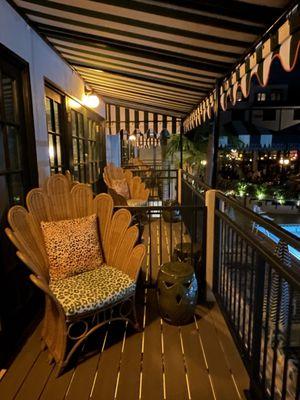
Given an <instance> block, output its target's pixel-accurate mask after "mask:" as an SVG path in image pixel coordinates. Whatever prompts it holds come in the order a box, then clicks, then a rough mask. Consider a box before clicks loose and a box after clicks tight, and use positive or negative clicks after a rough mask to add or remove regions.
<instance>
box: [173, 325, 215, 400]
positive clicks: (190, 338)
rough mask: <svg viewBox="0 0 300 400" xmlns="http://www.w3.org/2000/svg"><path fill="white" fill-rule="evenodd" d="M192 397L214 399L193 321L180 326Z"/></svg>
mask: <svg viewBox="0 0 300 400" xmlns="http://www.w3.org/2000/svg"><path fill="white" fill-rule="evenodd" d="M180 330H181V335H182V342H183V348H184V356H185V362H186V368H187V373H188V379H189V387H190V393H191V398H192V399H195V400H197V399H206V400H214V396H213V392H212V387H211V384H210V380H209V375H208V369H207V367H206V364H205V360H204V356H203V352H202V349H201V345H200V341H199V336H198V332H197V329H196V326H195V323H194V322H193V323H190V324H188V325H184V326H182V327H181V328H180Z"/></svg>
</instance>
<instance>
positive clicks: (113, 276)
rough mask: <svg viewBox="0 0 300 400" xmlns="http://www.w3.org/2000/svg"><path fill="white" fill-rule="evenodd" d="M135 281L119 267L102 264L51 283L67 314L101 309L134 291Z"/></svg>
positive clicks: (78, 313) (72, 314)
mask: <svg viewBox="0 0 300 400" xmlns="http://www.w3.org/2000/svg"><path fill="white" fill-rule="evenodd" d="M135 286H136V284H135V282H134V281H133V280H132V279H131V278H130V277H129V276H128V275H127V274H125V273H123V272H122V271H120V270H118V269H117V268H114V267H110V266H108V265H105V264H104V265H103V266H102V267H101V268H97V269H95V270H93V271H88V272H84V273H82V274H79V275H75V276H72V277H71V278H66V279H60V280H57V281H54V282H51V283H50V289H51V290H52V292H53V293H54V295H55V296H56V298H57V300H58V301H59V302H60V304H61V305H62V307H63V309H64V311H65V313H66V315H67V317H74V316H80V315H82V314H85V313H89V312H93V311H97V310H100V309H101V308H103V307H106V306H109V305H111V304H113V303H115V302H117V301H118V300H121V299H122V298H124V297H125V296H127V295H128V296H129V295H132V294H134V292H135Z"/></svg>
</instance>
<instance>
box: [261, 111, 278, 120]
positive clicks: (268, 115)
mask: <svg viewBox="0 0 300 400" xmlns="http://www.w3.org/2000/svg"><path fill="white" fill-rule="evenodd" d="M275 120H276V110H275V109H270V110H263V121H275Z"/></svg>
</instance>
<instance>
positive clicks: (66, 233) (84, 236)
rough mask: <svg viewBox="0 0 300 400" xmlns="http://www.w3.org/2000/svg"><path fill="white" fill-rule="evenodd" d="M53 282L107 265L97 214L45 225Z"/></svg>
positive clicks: (43, 228)
mask: <svg viewBox="0 0 300 400" xmlns="http://www.w3.org/2000/svg"><path fill="white" fill-rule="evenodd" d="M41 227H42V231H43V235H44V241H45V246H46V252H47V255H48V259H49V275H50V280H51V281H52V280H57V279H63V278H68V277H70V276H73V275H76V274H80V273H82V272H86V271H90V270H94V269H95V268H99V267H100V265H102V264H103V256H102V251H101V247H100V243H99V238H98V223H97V216H96V214H93V215H90V216H88V217H83V218H76V219H68V220H63V221H51V222H42V223H41Z"/></svg>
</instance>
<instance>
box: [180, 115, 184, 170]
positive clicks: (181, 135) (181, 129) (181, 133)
mask: <svg viewBox="0 0 300 400" xmlns="http://www.w3.org/2000/svg"><path fill="white" fill-rule="evenodd" d="M182 137H183V120H182V119H181V122H180V169H182V166H183V140H182Z"/></svg>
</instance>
